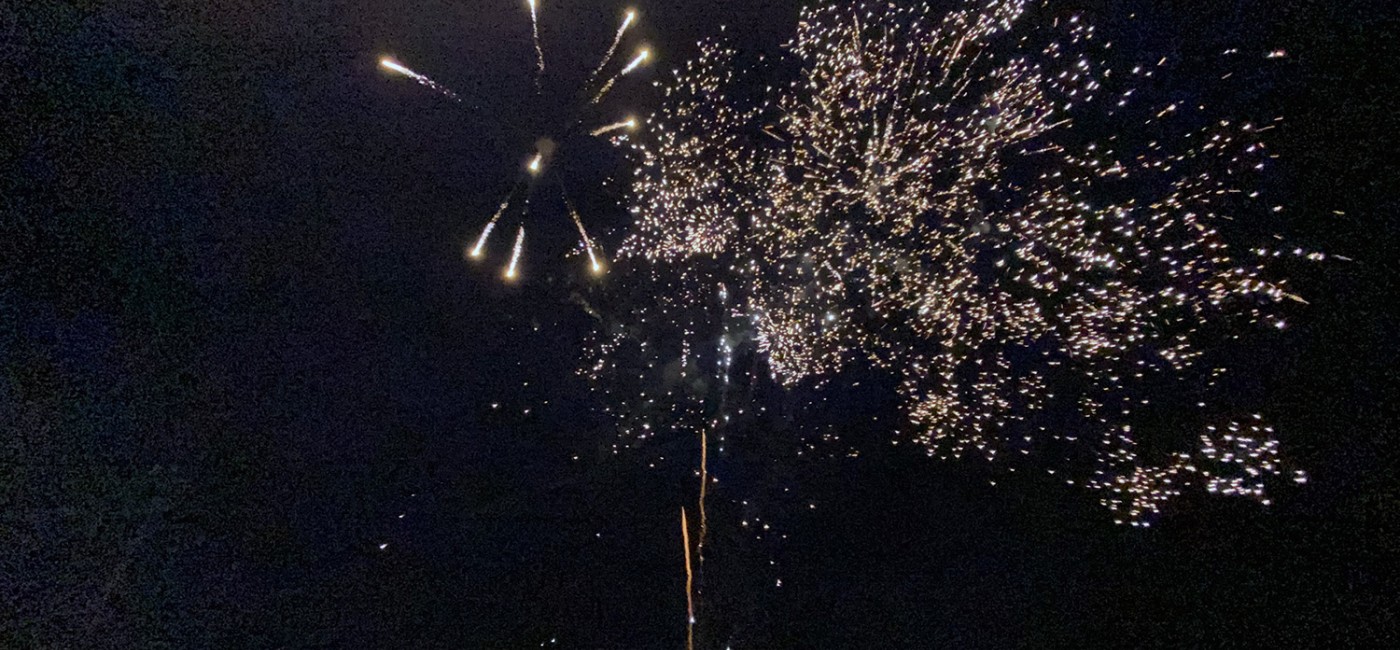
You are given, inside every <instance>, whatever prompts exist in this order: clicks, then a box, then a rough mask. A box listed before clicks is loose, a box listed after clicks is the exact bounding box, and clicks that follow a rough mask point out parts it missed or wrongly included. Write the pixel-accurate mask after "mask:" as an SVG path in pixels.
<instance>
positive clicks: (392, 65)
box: [379, 56, 462, 102]
mask: <svg viewBox="0 0 1400 650" xmlns="http://www.w3.org/2000/svg"><path fill="white" fill-rule="evenodd" d="M379 67H381V68H384V69H385V70H389V71H390V72H395V73H398V74H401V75H403V76H405V77H408V78H409V79H412V80H414V81H416V82H418V84H419V85H421V86H423V87H425V88H428V89H431V90H433V91H434V92H437V93H438V94H440V95H442V96H444V97H446V98H448V99H451V100H452V101H454V102H460V101H462V98H461V97H458V96H457V93H454V92H452V91H451V90H448V89H447V88H444V87H442V86H440V85H438V83H437V82H436V81H433V80H432V79H429V78H428V77H427V76H425V75H421V74H418V73H417V72H414V71H412V70H410V69H408V67H407V66H405V65H403V64H402V63H399V62H398V61H395V60H393V59H391V58H389V57H387V56H384V57H380V58H379Z"/></svg>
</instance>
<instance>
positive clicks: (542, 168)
mask: <svg viewBox="0 0 1400 650" xmlns="http://www.w3.org/2000/svg"><path fill="white" fill-rule="evenodd" d="M527 4H528V6H529V9H530V29H531V35H532V37H533V45H534V48H535V56H536V70H535V73H536V74H535V85H536V89H537V90H538V91H540V92H543V87H542V84H543V76H544V69H545V64H544V49H543V46H542V44H541V41H540V31H539V12H538V2H537V0H527ZM636 20H637V12H636V11H635V10H632V9H628V10H627V11H626V12H625V13H624V15H623V19H622V24H621V25H620V26H619V27H618V29H617V33H616V34H614V36H613V39H612V42H611V43H610V44H609V46H608V49H607V51H606V52H605V53H604V55H603V58H602V60H601V61H600V62H599V63H598V67H597V68H596V69H595V70H594V71H593V73H592V74H591V75H590V76H589V78H588V81H587V82H585V84H584V87H583V89H581V90H580V93H581V94H580V95H579V98H580V101H579V102H578V104H579V105H577V106H575V107H574V108H575V111H574V112H573V113H572V115H571V117H570V118H568V119H566V120H565V121H564V123H563V124H561V125H559V128H557V129H555V130H553V131H551V132H549V133H547V134H541V135H540V137H538V138H537V139H536V141H535V142H536V149H535V153H534V154H533V155H531V156H530V157H529V158H528V159H527V161H526V162H525V164H524V167H523V169H521V170H520V172H519V175H518V176H517V178H516V181H515V184H514V186H513V187H512V189H511V190H510V192H509V193H508V195H507V197H506V200H505V201H504V202H502V204H501V208H500V209H499V210H497V211H496V213H495V214H494V215H492V217H491V220H490V221H489V222H488V223H487V224H486V226H485V227H484V228H482V230H481V234H480V235H479V236H478V238H477V240H476V243H475V245H473V246H472V247H470V248H464V250H463V256H464V257H466V258H468V259H477V258H480V257H482V255H483V252H484V247H485V245H486V243H487V240H488V239H489V237H490V235H491V232H492V231H493V230H494V229H495V227H496V224H497V222H498V221H500V219H501V217H502V216H503V215H504V214H505V213H506V211H507V207H508V206H509V205H510V204H511V203H512V201H515V200H521V199H523V201H522V202H521V206H522V207H521V209H520V210H518V211H514V212H513V213H512V214H511V217H512V219H514V220H519V221H520V222H521V223H520V226H521V234H520V235H519V236H518V237H517V243H516V248H515V249H514V250H513V251H512V257H511V264H510V267H509V270H508V271H507V272H506V278H507V279H514V278H515V277H516V273H517V269H516V261H517V260H518V259H519V257H520V241H521V240H522V239H523V227H524V223H523V222H524V221H525V220H526V219H528V218H529V217H530V214H529V207H530V198H531V195H532V193H533V192H534V191H535V189H534V188H535V187H537V186H538V185H540V184H539V183H538V180H539V179H540V178H541V177H543V176H545V175H548V173H549V172H548V169H547V167H549V164H550V162H551V161H553V160H555V153H556V149H557V147H559V146H563V145H564V144H565V143H566V142H568V141H569V140H570V138H573V137H575V136H578V135H581V134H582V133H583V132H584V131H581V126H582V124H583V123H585V121H591V120H593V119H595V118H596V115H595V109H594V108H593V105H594V104H597V103H598V102H600V101H601V100H602V99H603V97H604V95H606V94H607V93H608V92H609V91H610V90H611V89H612V88H613V86H614V85H615V83H616V82H617V80H618V79H619V78H621V77H622V76H624V75H626V74H628V73H630V72H632V71H633V70H635V69H636V68H637V67H638V66H639V65H641V63H642V62H644V61H645V60H646V59H647V58H648V57H649V56H650V51H649V50H647V49H645V48H643V49H642V50H641V51H640V53H639V54H638V55H637V58H636V59H634V60H633V62H632V63H631V64H630V65H628V66H627V67H626V68H625V69H624V70H622V71H621V72H619V73H617V74H615V75H613V77H612V78H610V79H608V80H607V82H606V83H605V84H603V86H602V88H601V89H599V90H598V91H597V94H596V95H594V96H593V100H592V102H588V103H584V102H582V98H585V97H588V94H587V93H589V92H593V86H594V82H595V81H596V78H597V76H598V75H599V74H601V73H602V71H603V70H604V69H605V68H607V66H608V64H609V62H611V61H612V58H613V54H614V53H615V52H616V51H617V48H618V47H619V46H620V45H621V43H622V39H623V37H624V36H625V35H626V34H627V31H628V29H629V28H630V27H631V26H632V25H633V24H634V23H635V22H636ZM379 65H380V67H382V68H383V69H385V70H388V71H390V72H393V73H395V74H399V75H403V76H406V77H408V78H410V79H412V80H414V81H416V82H417V83H419V84H421V85H423V86H425V87H427V88H430V89H432V90H433V91H435V92H437V93H439V94H442V95H443V96H445V97H448V98H450V99H452V100H454V101H461V100H460V98H459V97H458V96H457V95H456V94H455V93H453V92H452V91H450V90H448V89H446V88H444V87H442V86H440V85H438V84H437V83H435V82H434V81H433V80H432V79H429V78H428V77H426V76H424V75H421V74H418V73H417V72H414V71H413V70H410V69H409V68H408V67H407V66H404V65H403V64H401V63H399V62H398V61H395V60H394V59H392V58H390V57H387V56H386V57H382V58H380V60H379ZM636 126H637V121H636V120H635V119H631V118H629V119H627V120H625V121H622V122H617V123H614V124H608V125H604V126H601V127H598V128H596V129H594V130H593V131H591V133H590V134H591V135H592V136H593V137H598V136H603V135H606V134H609V133H613V132H615V131H619V130H622V129H628V130H631V129H635V128H636ZM625 139H626V138H625V137H623V136H621V135H620V134H619V135H615V136H613V137H612V139H611V140H612V142H614V143H621V142H622V141H624V140H625ZM561 188H562V184H561ZM536 205H538V204H536ZM568 209H569V217H570V218H571V219H572V220H573V221H574V223H575V225H576V226H577V227H578V229H579V233H580V237H581V239H582V240H583V241H584V248H585V250H586V251H587V253H588V258H589V268H590V270H591V271H592V273H593V274H601V273H602V272H603V264H602V262H601V261H600V260H599V257H600V254H599V252H598V251H597V250H595V249H596V247H595V246H594V245H593V243H592V241H591V240H589V238H588V235H587V233H586V231H585V230H584V229H583V226H582V221H581V220H580V218H579V216H578V213H577V212H576V211H574V210H573V208H572V206H570V207H569V208H568Z"/></svg>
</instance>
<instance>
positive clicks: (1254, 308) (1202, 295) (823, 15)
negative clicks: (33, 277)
mask: <svg viewBox="0 0 1400 650" xmlns="http://www.w3.org/2000/svg"><path fill="white" fill-rule="evenodd" d="M1048 12H1049V9H1048V8H1046V7H1043V6H1041V5H1039V4H1036V3H1032V2H1028V1H1027V0H984V2H982V3H981V4H980V5H978V6H976V7H969V8H967V9H963V10H958V11H953V12H950V13H946V14H939V13H935V12H933V11H931V10H930V9H929V8H928V7H926V6H923V5H921V4H918V3H906V4H894V3H888V2H885V1H884V0H880V1H874V0H867V1H861V2H854V3H834V4H831V5H829V6H819V7H815V8H810V9H807V10H805V11H804V12H803V14H802V17H801V20H800V23H799V25H798V28H797V33H796V37H795V38H794V39H793V41H792V42H791V43H790V44H789V46H788V48H787V50H786V51H787V57H788V60H786V61H783V62H781V64H782V65H786V64H793V65H790V66H788V67H789V68H791V69H794V70H797V71H798V72H797V73H796V77H795V78H794V79H792V80H791V81H790V82H789V83H786V84H782V85H775V86H769V87H768V88H767V89H765V90H764V91H762V92H761V96H758V97H753V98H748V97H746V96H744V94H743V93H744V91H743V90H742V87H741V85H740V84H738V83H736V78H735V70H736V69H738V68H740V67H741V66H738V65H737V64H736V63H735V61H736V59H737V57H738V52H736V51H735V50H734V49H732V48H730V47H727V46H724V45H720V44H717V43H713V42H711V43H707V44H704V45H703V46H702V51H701V54H700V56H699V57H698V58H697V59H695V60H694V61H693V62H691V63H690V64H689V65H687V66H686V67H684V68H683V69H681V70H678V71H676V74H675V76H674V78H673V79H672V80H670V81H669V82H668V83H667V84H666V86H665V101H664V105H663V106H662V107H661V108H660V109H659V110H658V111H657V112H656V113H654V114H653V115H652V116H651V117H650V118H649V119H647V120H646V121H645V122H644V129H643V130H642V135H641V136H640V137H635V138H631V139H630V140H629V142H630V143H631V145H632V147H633V150H634V153H635V156H636V162H637V169H636V172H635V176H634V179H633V183H632V192H633V204H632V208H631V209H632V212H633V215H634V219H635V223H634V226H633V228H632V230H631V231H630V233H629V235H628V237H627V238H626V240H625V241H624V242H623V245H622V247H621V249H620V251H619V253H618V258H619V259H618V260H616V264H617V266H618V270H619V273H624V274H625V279H626V281H627V282H628V283H630V284H631V285H633V286H632V287H630V288H628V289H627V291H628V292H629V295H634V297H640V296H645V297H646V298H645V299H646V300H647V301H648V302H647V304H645V306H644V307H643V306H638V307H636V308H634V309H632V310H630V311H629V312H628V313H627V314H626V318H624V319H623V321H622V322H612V321H605V322H603V323H602V325H600V327H599V331H598V332H597V334H596V336H595V337H594V340H593V343H592V345H591V346H590V355H589V358H588V360H587V363H586V367H585V372H586V374H588V375H590V376H591V377H593V378H594V379H597V380H599V381H600V382H611V387H610V388H607V389H605V390H607V392H609V394H610V395H611V396H613V397H614V400H613V402H612V403H611V404H610V406H609V410H610V411H611V412H613V413H615V414H617V415H618V417H619V426H620V429H621V430H622V431H623V433H624V435H625V436H627V437H629V438H630V439H633V440H645V439H648V438H651V437H654V436H656V435H658V434H664V433H666V432H668V431H677V432H689V433H691V434H694V432H695V431H701V432H703V431H706V430H708V431H711V432H714V431H720V432H721V435H719V436H718V440H719V444H720V445H721V446H722V445H723V435H722V431H723V423H724V422H725V421H727V420H728V419H729V418H730V417H731V415H735V414H736V407H735V406H734V405H733V404H730V403H729V399H728V397H726V395H727V393H724V392H723V390H724V387H726V386H728V385H730V383H731V380H733V379H735V375H734V374H733V372H732V368H731V364H732V359H733V356H734V350H735V348H736V346H740V345H745V344H749V345H750V347H751V348H752V349H754V350H756V351H757V353H758V355H759V357H760V358H761V359H762V362H763V363H762V367H763V368H764V369H766V373H765V374H766V376H767V378H768V379H771V380H772V381H773V382H775V383H776V384H779V385H781V386H786V387H793V386H798V385H799V384H805V385H808V386H820V385H822V384H823V383H824V382H831V381H833V380H835V378H838V375H839V373H840V372H841V371H842V370H843V369H846V368H848V367H850V366H852V365H853V364H862V365H866V366H873V367H875V368H878V369H881V370H884V371H887V372H892V373H895V374H896V375H897V376H898V377H899V378H900V382H899V386H900V388H899V390H900V393H901V395H902V396H903V397H904V400H905V404H906V412H907V422H906V425H905V426H904V428H903V431H902V432H901V435H900V436H899V437H898V438H897V439H896V443H898V442H901V441H911V442H913V443H915V444H916V445H919V446H920V447H922V448H923V449H925V450H926V451H927V453H928V454H929V455H930V456H936V457H939V458H956V457H964V456H968V455H975V456H980V457H982V458H985V459H987V460H997V459H1001V458H1006V457H1008V456H1011V457H1018V456H1028V455H1031V454H1039V455H1040V456H1042V457H1043V458H1045V462H1044V463H1043V466H1045V467H1047V471H1049V472H1051V473H1054V472H1055V471H1056V470H1055V469H1054V468H1053V467H1054V466H1055V465H1056V464H1057V463H1058V464H1059V469H1060V470H1061V471H1062V472H1064V474H1063V475H1069V476H1070V477H1071V478H1068V479H1066V480H1067V482H1069V483H1071V484H1077V485H1084V486H1087V487H1089V488H1090V489H1093V490H1095V491H1097V492H1098V493H1099V494H1100V495H1101V498H1102V501H1103V503H1104V504H1105V505H1106V506H1107V507H1108V508H1109V509H1110V510H1111V511H1112V512H1113V513H1114V516H1115V518H1116V519H1117V520H1118V521H1119V522H1120V523H1131V524H1133V525H1146V524H1147V523H1149V522H1150V520H1151V517H1152V516H1153V515H1155V514H1157V513H1159V512H1160V511H1161V507H1162V504H1163V503H1165V502H1166V501H1167V500H1169V499H1170V498H1171V497H1173V496H1175V495H1177V494H1178V493H1179V492H1180V490H1181V489H1182V488H1183V487H1185V486H1188V485H1197V486H1200V487H1203V488H1204V489H1205V490H1206V491H1208V492H1210V493H1217V494H1226V495H1237V496H1244V497H1248V498H1251V499H1254V500H1256V501H1259V502H1261V503H1265V504H1267V503H1269V499H1268V497H1267V492H1266V485H1267V483H1268V482H1269V481H1270V480H1271V479H1277V478H1279V477H1291V478H1293V479H1294V480H1296V481H1298V482H1303V481H1304V480H1305V478H1306V477H1305V476H1304V475H1303V474H1302V473H1301V472H1294V471H1290V470H1286V469H1285V468H1284V465H1283V463H1282V461H1280V460H1279V458H1278V455H1277V446H1278V444H1277V442H1276V441H1275V439H1274V438H1273V433H1272V430H1271V429H1270V428H1268V427H1265V426H1264V425H1262V424H1259V423H1258V422H1257V421H1254V422H1251V423H1250V424H1248V425H1242V424H1238V423H1231V424H1228V425H1226V426H1224V427H1219V428H1217V427H1213V426H1211V427H1208V428H1207V423H1208V422H1210V421H1216V422H1219V421H1221V420H1228V419H1229V415H1228V413H1227V414H1224V415H1221V414H1218V413H1216V412H1215V411H1214V410H1212V407H1211V406H1210V404H1209V402H1208V398H1209V394H1210V391H1211V389H1212V388H1214V387H1216V386H1217V381H1218V380H1219V378H1220V376H1221V375H1222V374H1223V373H1224V372H1225V370H1224V369H1223V368H1222V367H1219V366H1218V365H1216V363H1215V361H1213V360H1212V355H1211V354H1209V351H1210V350H1211V349H1212V348H1211V344H1213V343H1214V342H1216V341H1218V340H1220V339H1221V338H1222V337H1224V338H1229V337H1231V336H1233V335H1234V334H1233V333H1236V332H1239V331H1241V329H1242V328H1246V327H1248V326H1249V325H1263V326H1266V327H1271V328H1280V329H1281V328H1283V327H1284V326H1285V321H1284V320H1283V319H1282V317H1281V316H1280V315H1279V312H1280V307H1281V302H1282V301H1283V300H1284V299H1291V300H1294V301H1298V302H1302V298H1300V297H1298V296H1296V295H1294V294H1293V293H1291V292H1290V291H1289V288H1288V285H1287V283H1286V281H1284V280H1281V279H1278V278H1276V277H1275V275H1274V274H1273V273H1272V272H1271V269H1270V268H1269V267H1266V266H1265V263H1266V262H1267V261H1269V259H1271V258H1273V257H1276V256H1277V255H1278V253H1277V252H1275V251H1271V250H1266V249H1262V248H1261V249H1253V250H1252V249H1251V248H1249V247H1247V246H1242V245H1240V243H1239V241H1238V239H1237V238H1236V237H1237V236H1236V235H1233V234H1232V233H1230V232H1229V231H1228V229H1225V230H1222V228H1224V227H1225V225H1226V224H1228V223H1229V222H1230V221H1232V220H1234V219H1237V218H1239V219H1244V218H1247V217H1252V216H1259V217H1264V218H1267V216H1268V215H1269V214H1271V213H1274V212H1278V211H1279V210H1280V208H1276V207H1272V206H1267V205H1264V204H1263V203H1262V199H1261V198H1260V194H1259V192H1258V191H1257V190H1255V189H1253V187H1252V186H1251V184H1252V182H1253V179H1254V178H1255V177H1256V176H1257V173H1258V172H1259V171H1261V170H1262V169H1264V168H1265V167H1266V166H1267V165H1268V164H1269V162H1270V160H1271V157H1272V156H1271V155H1270V154H1269V151H1268V149H1267V147H1266V145H1265V143H1264V142H1263V141H1262V136H1263V134H1264V133H1265V132H1267V131H1268V130H1269V129H1271V128H1273V122H1270V121H1266V122H1264V123H1263V124H1262V125H1261V124H1256V123H1253V122H1250V121H1246V120H1232V119H1219V118H1209V117H1207V116H1208V115H1209V108H1208V107H1206V106H1202V105H1189V104H1187V103H1184V102H1156V101H1155V100H1154V99H1153V98H1152V97H1151V96H1150V95H1151V91H1150V84H1149V83H1148V81H1149V80H1150V79H1151V78H1152V76H1153V75H1154V72H1155V71H1157V70H1158V69H1160V68H1161V67H1162V66H1164V65H1165V64H1166V62H1167V61H1166V59H1163V60H1160V61H1156V62H1155V63H1151V64H1147V65H1131V64H1129V65H1118V64H1115V62H1114V61H1115V59H1114V57H1112V56H1110V55H1111V54H1112V53H1113V50H1112V44H1111V43H1109V42H1107V41H1106V39H1103V38H1100V37H1099V36H1098V35H1096V33H1095V30H1094V27H1093V26H1091V25H1088V24H1087V23H1085V22H1083V21H1081V20H1079V19H1078V18H1077V17H1075V16H1060V17H1054V16H1052V15H1050V14H1049V13H1048ZM1030 14H1035V17H1034V18H1027V16H1028V15H1030ZM1278 56H1281V55H1278ZM1261 58H1263V57H1261ZM1267 58H1277V56H1276V53H1275V52H1270V53H1268V54H1267ZM773 68H774V69H775V70H783V69H787V68H783V67H782V66H781V65H780V64H774V65H773ZM740 81H742V79H740ZM1144 86H1146V88H1144ZM736 88H739V90H734V89H736ZM750 94H759V93H750ZM1294 254H1295V255H1297V256H1299V257H1306V258H1308V259H1313V260H1316V259H1322V258H1323V257H1324V256H1323V255H1322V254H1321V253H1315V252H1305V251H1301V250H1295V251H1294ZM624 267H625V270H624ZM637 287H642V288H637ZM633 304H636V303H633ZM638 369H640V372H638ZM622 375H625V377H623V376H622ZM639 375H640V376H639ZM748 380H749V379H748V378H746V379H745V381H748ZM619 382H620V383H621V384H625V385H628V386H633V387H634V388H635V390H633V391H631V392H628V391H627V390H623V389H619V388H618V385H619ZM624 393H626V394H624ZM716 395H718V397H716ZM1187 396H1189V397H1187ZM1173 400H1175V401H1182V404H1180V405H1177V404H1175V403H1174V401H1173ZM1183 400H1189V402H1188V401H1183ZM1157 402H1161V403H1162V404H1158V403H1157ZM1163 404H1170V406H1163ZM1163 408H1166V409H1176V410H1175V411H1170V413H1171V415H1170V416H1169V417H1168V418H1167V419H1169V420H1170V421H1171V422H1173V423H1174V425H1175V426H1163V425H1162V423H1161V420H1163V418H1162V417H1161V415H1160V412H1161V410H1162V409H1163ZM1149 413H1150V414H1155V418H1156V419H1152V420H1150V421H1148V422H1147V423H1146V424H1141V423H1140V420H1141V418H1143V417H1145V416H1144V414H1149ZM1197 423H1199V424H1200V426H1201V427H1202V428H1204V430H1206V431H1207V433H1205V434H1204V435H1201V436H1200V437H1199V439H1198V440H1195V441H1189V439H1188V438H1186V437H1185V436H1183V434H1182V433H1181V429H1182V428H1186V429H1187V430H1191V429H1194V428H1195V426H1196V424H1197ZM1186 435H1189V434H1186ZM1173 436H1178V437H1181V440H1186V441H1187V442H1185V443H1184V444H1183V445H1177V448H1182V447H1183V446H1189V447H1191V448H1192V450H1190V451H1181V452H1174V453H1168V454H1166V455H1165V456H1163V455H1162V454H1161V452H1160V450H1161V449H1163V448H1170V447H1171V446H1172V445H1173V441H1175V440H1176V439H1175V438H1173ZM1145 440H1151V441H1152V443H1153V444H1151V445H1150V447H1151V448H1152V449H1153V450H1154V452H1153V455H1151V456H1148V455H1147V454H1145V453H1144V452H1143V451H1140V444H1141V443H1143V442H1144V441H1145ZM1164 441H1165V442H1164ZM703 469H704V468H702V470H703ZM1076 471H1078V472H1079V475H1078V476H1076V475H1075V472H1076Z"/></svg>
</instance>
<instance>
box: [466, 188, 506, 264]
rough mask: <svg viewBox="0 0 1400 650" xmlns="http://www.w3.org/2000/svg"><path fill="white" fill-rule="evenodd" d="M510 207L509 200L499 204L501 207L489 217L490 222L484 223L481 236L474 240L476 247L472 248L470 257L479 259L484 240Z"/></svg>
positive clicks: (484, 244)
mask: <svg viewBox="0 0 1400 650" xmlns="http://www.w3.org/2000/svg"><path fill="white" fill-rule="evenodd" d="M509 205H510V199H509V198H507V199H506V200H504V201H502V202H501V207H499V208H496V214H493V215H491V220H490V221H488V222H486V227H485V228H482V229H481V235H480V236H478V237H477V238H476V245H475V246H473V247H472V252H471V256H472V257H474V258H479V257H481V250H482V248H483V247H485V246H486V238H487V237H490V236H491V230H492V229H493V228H495V227H496V222H497V221H500V219H501V215H502V214H505V211H506V207H507V206H509Z"/></svg>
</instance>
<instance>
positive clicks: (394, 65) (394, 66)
mask: <svg viewBox="0 0 1400 650" xmlns="http://www.w3.org/2000/svg"><path fill="white" fill-rule="evenodd" d="M379 67H381V68H384V69H385V70H392V71H394V72H397V73H399V74H401V75H407V76H410V77H413V76H416V75H415V74H414V72H413V71H412V70H409V69H408V68H405V67H404V66H403V64H401V63H399V62H398V61H395V60H393V59H391V58H389V57H387V56H385V57H380V59H379Z"/></svg>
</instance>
